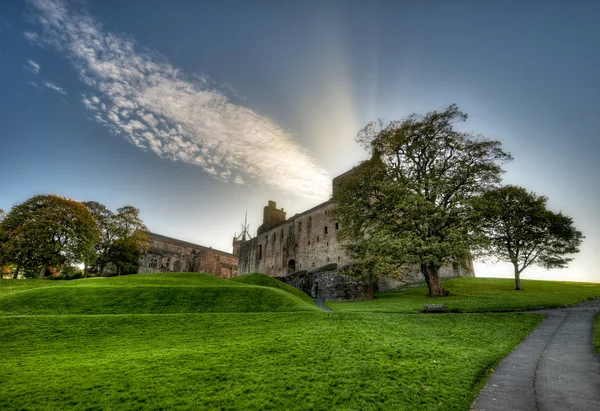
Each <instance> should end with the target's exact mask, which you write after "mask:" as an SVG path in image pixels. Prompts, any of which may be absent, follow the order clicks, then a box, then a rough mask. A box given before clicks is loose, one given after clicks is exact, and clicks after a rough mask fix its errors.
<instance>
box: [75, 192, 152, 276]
mask: <svg viewBox="0 0 600 411" xmlns="http://www.w3.org/2000/svg"><path fill="white" fill-rule="evenodd" d="M84 204H85V206H86V207H88V209H89V210H90V212H91V213H92V215H93V216H94V217H95V218H96V220H97V222H98V228H99V230H100V237H99V241H98V242H97V243H96V244H95V255H94V258H92V259H90V260H89V261H88V262H86V273H87V272H89V271H91V272H92V273H94V274H98V275H103V274H104V273H105V271H106V268H107V267H110V268H112V269H114V271H116V272H117V273H118V274H121V273H124V274H129V273H132V272H136V271H137V260H138V258H139V257H140V254H141V250H143V249H145V248H147V246H148V234H147V232H148V229H147V228H146V226H145V225H144V223H143V221H142V220H141V218H140V216H139V213H140V211H139V210H138V209H137V208H135V207H133V206H125V207H121V208H119V209H117V212H116V213H113V212H112V211H110V210H109V209H108V208H107V207H105V206H104V205H102V204H100V203H98V202H96V201H88V202H85V203H84ZM134 266H135V269H134Z"/></svg>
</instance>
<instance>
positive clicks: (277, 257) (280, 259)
mask: <svg viewBox="0 0 600 411" xmlns="http://www.w3.org/2000/svg"><path fill="white" fill-rule="evenodd" d="M271 204H272V205H273V206H274V205H275V203H274V202H270V203H269V206H270V205H271ZM267 207H268V206H267ZM332 208H333V204H332V203H331V201H327V202H325V203H322V204H319V205H318V206H316V207H314V208H312V209H310V210H308V211H305V212H304V213H301V214H296V215H295V216H293V217H291V218H289V219H287V220H285V221H284V222H283V223H282V224H280V225H278V226H276V227H273V228H271V229H269V230H267V231H264V232H262V233H261V234H259V235H258V236H256V237H255V238H253V239H251V240H249V241H247V242H245V243H244V244H242V245H241V246H240V254H239V272H240V274H248V273H253V272H258V273H263V274H267V275H269V276H271V277H281V276H284V275H286V274H289V273H293V272H296V271H301V270H307V271H310V270H312V269H314V268H317V267H321V266H323V265H326V264H330V263H336V264H338V265H340V266H341V265H346V264H350V263H351V262H352V261H351V260H350V258H349V257H348V256H347V255H346V253H345V252H344V249H343V248H342V246H341V244H340V243H339V242H338V241H337V238H336V233H337V231H338V230H339V228H340V223H339V222H338V221H336V220H334V219H332V218H330V211H331V209H332ZM265 215H267V213H265ZM284 215H285V214H284Z"/></svg>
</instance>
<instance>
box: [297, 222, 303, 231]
mask: <svg viewBox="0 0 600 411" xmlns="http://www.w3.org/2000/svg"><path fill="white" fill-rule="evenodd" d="M300 231H302V221H298V232H300Z"/></svg>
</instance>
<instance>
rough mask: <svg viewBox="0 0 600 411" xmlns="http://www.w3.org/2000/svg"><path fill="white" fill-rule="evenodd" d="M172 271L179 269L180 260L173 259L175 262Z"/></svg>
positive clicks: (178, 270)
mask: <svg viewBox="0 0 600 411" xmlns="http://www.w3.org/2000/svg"><path fill="white" fill-rule="evenodd" d="M173 271H175V272H176V273H178V272H180V271H181V262H179V261H175V264H173Z"/></svg>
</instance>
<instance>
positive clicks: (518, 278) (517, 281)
mask: <svg viewBox="0 0 600 411" xmlns="http://www.w3.org/2000/svg"><path fill="white" fill-rule="evenodd" d="M513 266H514V267H515V290H522V289H523V287H521V272H520V271H519V265H518V264H515V263H513Z"/></svg>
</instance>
